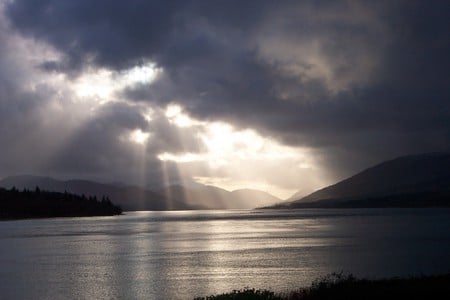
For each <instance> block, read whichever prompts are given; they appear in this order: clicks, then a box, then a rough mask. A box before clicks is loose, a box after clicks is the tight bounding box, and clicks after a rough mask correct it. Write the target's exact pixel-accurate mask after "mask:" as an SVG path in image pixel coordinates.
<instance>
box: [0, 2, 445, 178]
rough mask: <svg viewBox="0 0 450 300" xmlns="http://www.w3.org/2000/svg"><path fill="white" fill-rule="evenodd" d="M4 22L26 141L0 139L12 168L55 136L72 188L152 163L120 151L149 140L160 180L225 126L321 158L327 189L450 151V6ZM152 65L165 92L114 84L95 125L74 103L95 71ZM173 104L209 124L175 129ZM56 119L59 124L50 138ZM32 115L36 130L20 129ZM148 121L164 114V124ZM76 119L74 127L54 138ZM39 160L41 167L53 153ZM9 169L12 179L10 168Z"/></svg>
mask: <svg viewBox="0 0 450 300" xmlns="http://www.w3.org/2000/svg"><path fill="white" fill-rule="evenodd" d="M5 16H6V17H7V22H9V23H8V24H10V25H9V28H6V27H5V26H6V21H5V20H4V21H3V23H2V24H3V25H2V33H1V34H2V35H1V39H2V41H3V40H4V41H6V43H2V46H0V47H2V48H3V49H6V50H5V51H2V54H0V64H1V66H2V68H1V72H0V73H1V74H0V76H1V77H0V78H1V82H0V85H2V87H3V88H2V91H3V92H2V93H3V94H2V95H1V102H0V105H2V106H3V107H4V109H2V112H3V111H8V113H7V114H5V119H3V122H5V124H6V123H7V124H14V125H12V126H16V127H15V129H14V130H12V131H10V132H4V131H5V130H3V131H2V133H1V134H2V135H1V138H2V139H3V140H5V141H8V143H10V145H11V147H9V149H8V150H3V152H4V153H3V154H4V155H3V156H5V157H11V156H13V152H14V153H15V152H16V150H12V149H19V148H20V149H23V148H26V147H27V146H26V145H28V144H29V142H27V138H25V139H22V140H21V141H20V142H19V141H16V140H14V138H13V137H12V136H13V135H20V134H22V135H24V136H26V135H25V134H24V133H25V132H27V129H28V132H31V131H30V128H33V129H35V128H40V127H42V136H43V137H41V135H39V136H40V137H39V139H41V140H42V141H45V140H46V138H45V136H46V133H47V132H50V135H52V136H55V135H56V136H65V137H66V140H67V143H68V144H66V146H65V148H64V149H63V150H61V149H59V147H57V146H56V145H55V146H54V149H52V151H51V153H54V152H58V151H59V152H58V153H59V154H58V155H59V156H57V157H59V159H58V160H56V161H59V163H56V162H55V161H54V162H53V164H57V165H60V166H61V170H63V169H65V170H68V169H69V166H67V165H66V164H67V163H68V162H69V163H70V162H73V168H72V167H71V168H72V170H73V172H81V171H82V169H84V170H87V169H88V168H89V167H91V168H94V167H96V168H98V170H102V171H101V172H100V171H99V172H100V173H102V174H106V173H107V170H110V171H111V170H113V172H111V174H116V175H117V174H121V171H120V170H123V169H124V168H125V166H126V165H127V164H129V163H130V161H133V159H134V160H136V157H137V156H138V155H141V154H138V153H139V151H141V150H137V149H141V148H142V147H141V146H142V145H138V144H136V143H134V144H129V143H127V144H125V143H123V137H124V136H129V134H131V133H132V132H134V131H135V130H138V129H139V130H141V131H142V132H143V133H148V134H149V135H148V143H145V145H144V146H145V151H146V153H147V154H146V157H147V159H148V161H149V162H151V163H149V166H151V168H153V169H155V170H159V169H161V168H162V167H161V166H160V165H159V164H160V162H159V160H158V158H157V157H158V155H159V154H161V153H164V152H167V153H171V154H173V155H181V154H183V153H194V154H199V155H200V154H202V153H204V152H205V151H207V147H206V146H205V145H204V143H202V140H201V139H200V138H199V133H201V132H202V131H204V130H205V129H204V125H202V123H201V122H209V123H211V122H217V121H221V122H224V123H227V124H231V125H232V126H233V127H234V128H236V130H245V129H248V128H250V129H252V130H255V131H256V132H257V133H258V134H259V135H261V136H263V137H265V138H268V139H272V140H274V141H277V142H278V143H281V144H283V145H285V146H287V147H294V148H305V149H309V150H310V155H311V157H314V161H315V162H316V164H317V166H320V168H322V169H323V170H322V173H327V174H331V175H330V176H331V177H334V178H341V177H342V176H346V175H350V174H351V173H352V172H355V171H358V170H360V169H361V168H364V167H367V166H368V165H370V164H371V163H376V162H378V161H381V160H383V159H388V158H391V157H393V156H397V155H402V154H407V153H415V152H425V151H448V150H449V149H450V139H449V137H450V125H449V124H450V123H449V122H448V120H449V119H450V102H449V101H448V99H449V96H450V93H449V92H450V91H449V88H448V78H449V70H450V68H449V66H450V62H449V56H448V53H449V50H450V49H449V48H450V45H449V43H450V42H449V39H448V35H449V28H450V26H449V25H450V24H449V22H450V21H449V20H450V18H449V10H448V9H446V3H445V2H444V1H442V2H440V1H435V2H433V3H426V4H424V3H423V2H421V1H400V2H396V3H392V2H391V1H377V2H372V1H360V2H353V1H335V2H329V1H302V2H299V1H283V2H273V1H245V2H242V1H219V2H210V1H193V0H191V1H190V0H187V1H186V0H185V1H170V2H167V1H95V3H92V1H76V2H74V1H64V0H40V1H32V2H30V1H22V0H15V1H12V2H8V3H7V4H5ZM24 40H26V41H28V42H30V41H33V43H35V45H38V44H39V45H40V48H39V49H40V50H39V51H38V52H39V53H40V54H39V55H40V56H41V57H40V59H38V60H37V61H35V62H34V64H33V67H32V68H31V67H30V62H29V61H25V60H24V59H23V58H24V57H27V56H29V55H30V54H29V53H30V48H28V49H26V47H23V48H20V49H22V50H19V51H14V50H13V48H14V47H15V46H16V45H19V44H20V43H23V41H24ZM8 45H9V46H8ZM7 47H10V48H8V49H7ZM33 47H35V46H33ZM44 48H45V49H46V50H45V49H44ZM43 49H44V50H43ZM36 51H37V50H36ZM15 52H16V53H15ZM44 52H45V53H46V54H45V55H43V54H42V53H44ZM39 55H38V56H39ZM149 64H150V65H153V66H154V67H155V68H158V70H159V73H158V74H157V76H156V77H155V78H154V79H152V80H150V81H148V82H141V83H140V84H133V85H131V84H123V85H119V84H117V85H116V87H115V89H114V91H113V93H111V94H108V99H109V100H111V103H106V104H105V103H103V104H102V105H104V107H97V105H98V104H95V109H93V110H92V107H91V108H89V105H93V104H92V103H91V102H89V101H90V100H89V99H90V98H92V97H90V96H89V97H85V98H88V101H87V102H84V104H83V102H82V101H81V102H80V99H79V98H80V97H79V95H78V96H77V95H73V88H74V87H73V85H71V82H77V81H79V80H80V78H88V77H83V76H86V74H88V73H89V72H88V71H89V70H91V71H92V70H93V71H94V73H95V72H97V71H99V70H106V71H107V72H110V73H109V74H112V75H111V76H113V77H114V76H119V75H118V74H123V72H127V70H128V71H129V70H133V68H142V67H145V66H148V65H149ZM13 74H14V75H13ZM39 76H41V78H53V79H54V78H57V77H58V76H63V79H62V80H63V81H62V82H63V83H64V84H60V85H57V84H56V83H42V84H40V85H38V86H35V89H34V90H31V92H30V90H27V89H25V88H24V86H27V83H29V82H31V83H33V84H34V82H36V78H39ZM52 76H53V77H52ZM108 76H109V75H108ZM11 77H12V78H14V80H11ZM116 78H117V77H116ZM53 79H52V80H53ZM97 86H98V85H97ZM71 89H72V90H71ZM58 95H60V96H58ZM61 95H63V96H61ZM61 97H64V99H63V100H62V99H61ZM11 99H16V100H14V101H15V102H14V101H13V100H11ZM25 99H29V100H25ZM100 102H101V101H100ZM13 103H14V104H13ZM18 103H20V105H18ZM58 103H59V105H60V106H61V105H63V106H66V105H69V104H70V105H69V106H70V107H71V109H72V110H74V111H77V112H80V111H83V109H87V111H89V112H86V113H85V114H83V113H77V114H76V117H74V116H72V117H68V116H67V113H65V112H61V111H57V110H52V109H56V107H58ZM61 103H62V104H61ZM68 103H69V104H68ZM89 103H91V104H89ZM174 104H176V105H179V106H180V107H182V108H183V109H184V110H185V115H186V116H189V118H191V119H192V120H196V122H200V123H197V124H196V125H193V126H187V127H180V126H177V124H174V123H173V122H171V121H170V120H169V119H168V118H167V116H165V110H166V108H167V106H170V105H174ZM42 107H46V108H45V109H43V108H42ZM43 110H45V111H47V112H49V114H48V115H51V116H52V117H49V119H50V121H48V120H47V121H46V122H44V120H45V118H42V111H43ZM39 111H41V113H40V114H41V115H40V114H39V113H38V112H39ZM148 111H151V112H152V113H148ZM51 112H55V113H51ZM20 114H25V115H26V119H27V121H26V122H25V123H26V124H19V123H20V122H19V121H18V120H22V119H23V118H21V117H19V116H20ZM146 114H148V115H152V114H153V115H152V116H151V117H150V119H151V121H149V120H147V119H146V118H145V115H146ZM2 115H3V114H2ZM55 116H56V117H55ZM66 118H68V119H69V120H70V118H72V122H68V124H64V125H63V126H55V127H56V129H55V128H53V125H51V124H60V119H66ZM80 119H82V120H83V121H82V122H81V120H80ZM33 120H35V121H34V123H33ZM0 122H2V121H0ZM52 122H53V123H52ZM81 123H83V124H84V125H83V126H76V125H77V124H81ZM209 123H208V124H209ZM36 124H37V125H36ZM43 124H46V125H45V126H44V125H43ZM2 128H4V127H2ZM33 132H35V130H33ZM44 133H45V134H44ZM36 135H38V134H37V133H36ZM30 143H31V142H30ZM45 144H46V145H47V144H49V145H51V144H52V143H51V142H48V143H45ZM67 145H70V146H67ZM41 147H42V149H41V150H39V149H40V148H39V147H38V148H37V149H36V150H37V152H40V153H42V156H45V155H44V154H45V153H50V152H49V151H48V149H47V146H41ZM89 147H93V148H92V149H94V150H93V151H92V153H94V154H92V153H89V151H87V150H86V149H87V148H89ZM139 147H141V148H139ZM71 149H77V150H76V151H75V150H73V151H71ZM57 150H58V151H57ZM5 151H8V153H7V154H5ZM9 152H11V153H9ZM18 152H20V151H18ZM118 157H120V159H118ZM114 158H116V160H115V159H114ZM122 160H123V161H122ZM167 164H168V163H167ZM197 165H198V164H197ZM3 166H4V168H5V169H8V168H11V166H10V165H8V164H7V162H6V161H4V162H3ZM76 166H79V169H76V168H75V167H76ZM52 168H56V166H55V165H53V166H52ZM171 168H172V167H171ZM186 168H187V167H186ZM261 168H262V169H264V168H265V167H264V166H261ZM273 168H274V167H273V166H272V167H271V170H273ZM280 168H283V169H286V168H288V167H287V165H286V164H284V163H283V164H282V165H280ZM125 169H126V168H125ZM200 169H201V170H202V172H203V173H207V172H206V171H205V170H206V169H207V168H206V166H201V167H199V166H197V167H196V170H197V171H196V172H197V176H203V175H205V174H203V173H201V172H200ZM92 172H94V170H92ZM95 172H97V171H95ZM95 172H94V173H95ZM158 172H159V171H158ZM161 172H162V171H161ZM229 172H230V170H228V173H227V172H225V171H222V173H221V174H219V172H218V173H217V174H216V175H217V177H220V176H222V177H226V176H231V175H230V174H229ZM290 174H291V175H290V176H292V177H295V176H301V177H306V175H299V174H297V173H295V172H291V173H290ZM213 175H214V174H212V175H211V176H213ZM219 175H220V176H219ZM136 176H137V175H136ZM214 176H215V175H214ZM255 176H256V174H255ZM323 176H326V175H323ZM242 179H243V180H244V179H245V180H246V178H242ZM267 180H268V181H271V182H273V183H275V180H274V179H273V178H272V179H267ZM286 181H288V180H286ZM276 184H277V185H281V184H282V183H280V182H277V183H276Z"/></svg>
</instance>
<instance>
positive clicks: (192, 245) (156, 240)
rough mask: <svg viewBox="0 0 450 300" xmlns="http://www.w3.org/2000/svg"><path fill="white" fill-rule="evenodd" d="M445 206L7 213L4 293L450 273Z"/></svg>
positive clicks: (36, 295) (90, 295)
mask: <svg viewBox="0 0 450 300" xmlns="http://www.w3.org/2000/svg"><path fill="white" fill-rule="evenodd" d="M449 217H450V210H448V209H425V210H419V209H389V210H386V209H384V210H383V209H371V210H367V209H362V210H361V209H360V210H337V209H335V210H302V211H194V212H190V211H189V212H131V213H127V214H126V215H124V216H117V217H98V218H67V219H63V218H61V219H43V220H22V221H7V222H0V247H1V249H2V250H1V251H2V253H1V254H2V255H1V257H0V266H1V269H0V298H1V299H190V298H192V297H194V296H202V295H209V294H213V293H221V292H226V291H230V290H232V289H239V288H243V287H246V286H248V287H255V288H272V289H274V290H277V291H285V290H289V289H295V288H298V287H300V286H307V285H309V284H310V283H311V281H312V280H313V279H315V278H317V277H318V276H320V275H325V274H327V273H330V272H333V271H341V270H343V271H348V272H352V273H354V274H356V275H360V276H398V275H412V274H419V273H425V274H427V273H443V272H450V257H449V255H448V253H450V230H449V229H450V218H449Z"/></svg>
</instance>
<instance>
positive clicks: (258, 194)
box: [229, 189, 280, 208]
mask: <svg viewBox="0 0 450 300" xmlns="http://www.w3.org/2000/svg"><path fill="white" fill-rule="evenodd" d="M229 201H230V202H231V203H233V202H232V201H235V202H238V203H236V204H235V205H236V206H239V204H240V205H241V207H242V208H254V207H261V206H267V205H272V204H274V203H278V202H280V199H279V198H277V197H275V196H273V195H271V194H269V193H266V192H263V191H259V190H252V189H240V190H235V191H232V192H231V199H230V200H229ZM249 206H251V207H249Z"/></svg>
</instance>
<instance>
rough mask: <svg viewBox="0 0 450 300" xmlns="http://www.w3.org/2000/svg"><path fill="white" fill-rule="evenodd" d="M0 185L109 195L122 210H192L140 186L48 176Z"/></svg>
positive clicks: (7, 180) (25, 177)
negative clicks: (59, 178) (65, 179)
mask: <svg viewBox="0 0 450 300" xmlns="http://www.w3.org/2000/svg"><path fill="white" fill-rule="evenodd" d="M0 186H1V187H4V188H12V187H16V188H18V189H24V188H26V189H29V190H34V189H35V188H36V187H39V188H40V189H42V190H47V191H54V192H65V191H67V192H69V193H74V194H78V195H82V194H84V195H92V196H96V197H97V198H101V197H103V196H108V197H109V198H110V199H111V201H112V203H114V204H116V205H119V206H120V207H121V208H122V209H123V210H171V209H176V210H182V209H192V207H190V206H189V205H186V204H185V203H183V202H180V201H178V200H173V201H170V202H168V201H165V198H164V196H161V195H159V194H157V193H155V192H152V191H150V190H147V189H144V188H141V187H133V186H126V185H117V184H114V185H112V184H103V183H98V182H94V181H88V180H67V181H62V180H56V179H53V178H49V177H40V176H29V175H21V176H11V177H7V178H4V179H3V180H1V181H0ZM169 203H170V205H169Z"/></svg>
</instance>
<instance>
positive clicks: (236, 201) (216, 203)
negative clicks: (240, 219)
mask: <svg viewBox="0 0 450 300" xmlns="http://www.w3.org/2000/svg"><path fill="white" fill-rule="evenodd" d="M158 193H160V194H163V195H165V196H166V197H167V199H181V200H182V201H183V202H184V203H187V204H188V205H190V206H193V207H196V208H203V209H249V208H255V207H259V206H265V205H272V204H275V203H277V202H280V201H281V200H280V199H279V198H277V197H275V196H272V195H270V194H268V193H266V192H262V191H258V190H250V189H242V190H235V191H232V192H229V191H227V190H224V189H221V188H218V187H215V186H210V185H201V184H198V185H196V186H195V187H190V188H186V187H183V186H180V185H173V186H170V187H167V188H166V189H164V190H160V191H158Z"/></svg>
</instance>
